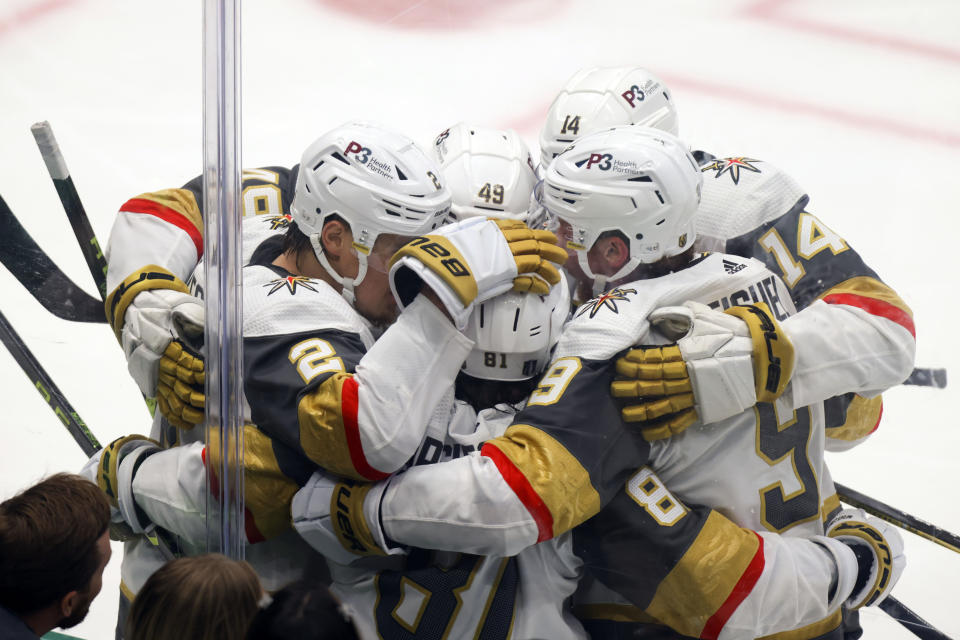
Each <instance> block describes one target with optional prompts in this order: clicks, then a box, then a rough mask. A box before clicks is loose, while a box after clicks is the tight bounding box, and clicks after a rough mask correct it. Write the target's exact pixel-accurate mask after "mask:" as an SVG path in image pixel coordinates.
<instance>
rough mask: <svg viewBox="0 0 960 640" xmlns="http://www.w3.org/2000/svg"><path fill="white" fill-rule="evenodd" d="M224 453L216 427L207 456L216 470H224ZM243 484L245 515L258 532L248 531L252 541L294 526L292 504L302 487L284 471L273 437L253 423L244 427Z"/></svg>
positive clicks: (271, 535)
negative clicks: (222, 467)
mask: <svg viewBox="0 0 960 640" xmlns="http://www.w3.org/2000/svg"><path fill="white" fill-rule="evenodd" d="M220 450H221V448H220V429H218V428H212V429H210V442H209V444H208V446H207V455H208V456H209V457H210V463H211V464H212V465H213V468H214V469H219V468H220V463H221V459H220ZM231 455H233V454H232V453H231ZM230 463H231V464H234V460H230ZM243 483H244V496H243V504H244V507H245V508H246V512H247V513H246V514H245V515H246V516H247V517H252V518H253V523H254V525H255V526H256V529H257V531H256V532H251V531H249V530H248V531H247V537H248V538H253V537H256V534H257V533H259V534H260V535H261V536H262V537H263V539H264V540H269V539H270V538H273V537H275V536H277V535H279V534H281V533H283V532H284V531H286V530H287V529H289V528H290V527H291V525H292V520H291V517H290V504H291V503H292V502H293V496H294V494H295V493H296V492H297V491H298V489H299V487H298V486H297V483H296V482H294V481H293V479H291V478H288V477H287V476H286V475H284V473H283V472H282V471H281V470H280V464H279V462H277V457H276V455H275V454H274V452H273V443H272V442H271V440H270V436H268V435H267V434H265V433H264V432H263V431H260V429H258V428H256V427H255V426H253V425H252V424H247V425H244V427H243ZM250 541H251V542H256V540H253V539H251V540H250Z"/></svg>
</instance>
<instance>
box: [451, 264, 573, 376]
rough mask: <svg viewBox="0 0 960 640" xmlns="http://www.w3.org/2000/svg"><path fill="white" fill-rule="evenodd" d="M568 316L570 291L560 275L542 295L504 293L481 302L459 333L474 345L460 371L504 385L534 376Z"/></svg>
mask: <svg viewBox="0 0 960 640" xmlns="http://www.w3.org/2000/svg"><path fill="white" fill-rule="evenodd" d="M569 315H570V289H569V287H568V286H567V282H566V278H565V276H564V275H563V272H561V280H560V282H558V283H557V284H555V285H553V286H552V287H551V288H550V293H549V294H547V295H545V296H538V295H535V294H532V293H514V292H512V291H508V292H507V293H502V294H500V295H498V296H496V297H495V298H491V299H490V300H487V301H486V302H484V303H482V304H480V305H478V306H477V307H476V308H475V309H474V310H473V312H472V314H471V315H470V319H469V321H468V322H467V326H466V328H465V329H464V331H463V333H464V335H465V336H467V337H468V338H470V339H471V340H473V341H474V343H475V344H474V347H473V350H472V351H471V352H470V354H469V355H468V356H467V359H466V362H464V364H463V368H462V371H463V372H464V373H466V374H467V375H469V376H472V377H474V378H479V379H481V380H497V381H504V382H513V381H519V380H529V379H531V378H535V377H537V376H539V375H540V373H541V372H542V371H543V370H544V368H546V366H547V364H548V363H549V362H550V360H551V359H552V358H551V356H552V353H553V348H554V347H555V346H556V344H557V341H558V340H560V330H561V329H562V328H563V324H564V322H566V321H567V317H568V316H569Z"/></svg>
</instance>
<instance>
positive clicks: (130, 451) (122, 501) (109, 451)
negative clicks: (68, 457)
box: [93, 434, 162, 540]
mask: <svg viewBox="0 0 960 640" xmlns="http://www.w3.org/2000/svg"><path fill="white" fill-rule="evenodd" d="M161 450H162V449H161V448H160V443H159V442H157V441H156V440H152V439H150V438H147V437H146V436H141V435H138V434H133V435H129V436H124V437H122V438H117V439H116V440H114V441H113V442H111V443H110V444H108V445H107V446H106V447H104V448H103V449H102V450H101V451H98V452H97V454H96V455H95V456H94V458H98V462H97V465H96V467H93V469H94V470H95V471H94V473H95V477H96V482H97V486H99V487H100V490H101V491H103V493H104V494H105V495H106V496H107V500H108V501H109V502H110V506H111V507H112V509H111V512H112V513H114V514H119V516H120V518H119V519H117V518H113V520H114V521H115V522H114V526H111V532H110V534H111V537H113V539H115V540H125V539H129V538H130V537H132V536H134V535H140V534H143V533H148V532H150V531H151V530H152V529H153V528H154V525H153V523H151V522H150V520H149V518H147V517H146V515H145V514H144V513H143V511H142V510H141V509H140V507H138V506H137V503H136V500H135V499H134V496H133V477H134V475H135V474H136V472H137V469H139V468H140V465H141V464H142V463H143V461H144V460H146V459H147V457H149V456H151V455H153V454H154V453H157V452H158V451H161ZM114 510H116V511H114Z"/></svg>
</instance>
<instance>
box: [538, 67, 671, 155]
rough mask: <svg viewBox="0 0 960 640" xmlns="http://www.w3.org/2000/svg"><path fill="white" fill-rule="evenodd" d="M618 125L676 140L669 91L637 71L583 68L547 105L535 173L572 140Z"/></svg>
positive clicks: (653, 76)
mask: <svg viewBox="0 0 960 640" xmlns="http://www.w3.org/2000/svg"><path fill="white" fill-rule="evenodd" d="M621 124H638V125H642V126H645V127H654V128H656V129H662V130H664V131H669V132H670V133H672V134H673V135H677V134H678V131H679V127H680V125H679V122H678V119H677V109H676V107H675V106H674V104H673V98H672V97H671V92H670V91H669V90H668V89H667V86H666V85H665V84H664V83H663V81H662V80H660V79H659V78H657V77H656V76H655V75H653V74H652V73H650V72H649V71H647V70H646V69H644V68H642V67H588V68H586V69H581V70H580V71H578V72H576V73H575V74H574V75H573V77H572V78H570V79H569V80H568V81H567V84H566V85H564V87H563V89H561V90H560V93H559V94H558V95H557V97H556V98H555V99H554V101H553V104H551V105H550V111H548V112H547V120H546V122H544V124H543V129H541V130H540V170H541V172H543V171H546V169H547V165H549V164H550V161H551V160H553V158H555V157H556V156H557V155H558V154H559V153H560V152H561V151H563V150H564V149H566V148H567V147H568V146H569V145H570V143H572V142H573V141H574V140H576V139H577V138H579V137H581V136H584V135H587V134H590V133H594V132H595V131H600V130H603V129H608V128H610V127H615V126H617V125H621Z"/></svg>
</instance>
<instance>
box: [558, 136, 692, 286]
mask: <svg viewBox="0 0 960 640" xmlns="http://www.w3.org/2000/svg"><path fill="white" fill-rule="evenodd" d="M702 182H703V178H702V175H701V173H700V169H699V168H698V167H697V164H696V162H695V161H694V159H693V157H692V156H691V155H690V152H689V151H688V150H687V148H686V146H685V145H684V144H683V143H682V142H681V141H680V140H678V139H677V138H675V137H674V136H673V135H671V134H669V133H666V132H664V131H660V130H657V129H652V128H649V127H640V126H632V125H625V126H620V127H614V128H612V129H609V130H607V131H601V132H598V133H594V134H590V135H588V136H585V137H584V138H581V139H580V140H578V141H577V142H576V143H574V144H573V145H572V146H570V147H569V148H567V149H566V150H565V151H564V152H563V153H561V154H560V155H559V156H557V158H555V159H554V160H553V162H552V163H551V164H550V167H549V168H548V170H547V173H546V176H545V178H544V185H543V204H544V206H545V208H546V209H547V210H548V211H549V212H550V213H551V214H553V215H556V216H557V217H559V218H560V219H561V220H563V221H564V222H566V223H567V224H569V225H570V227H571V236H570V238H569V239H568V240H567V242H566V247H565V248H567V249H570V250H573V251H576V252H577V258H578V262H579V263H580V266H581V267H582V269H583V271H584V273H585V274H586V275H587V276H588V277H590V278H591V279H593V281H594V290H595V293H599V291H597V289H599V290H602V289H603V287H604V286H605V285H606V282H607V281H608V280H617V279H620V278H623V277H625V276H627V275H629V274H630V272H632V271H633V270H634V269H636V267H637V266H639V265H640V264H649V263H654V262H658V261H659V260H661V259H663V258H667V257H671V256H676V255H679V254H681V253H683V252H684V251H686V250H687V249H689V248H690V247H692V246H693V243H694V240H695V239H696V232H695V229H694V214H695V213H696V211H697V207H698V206H699V203H700V191H701V185H702ZM607 231H619V232H621V233H622V234H623V235H624V236H625V237H626V239H627V241H628V243H629V249H630V258H629V260H627V262H626V263H625V264H624V265H623V266H622V267H621V268H620V269H619V270H618V271H617V272H616V273H614V274H612V275H609V276H605V275H603V274H595V273H593V271H592V270H591V269H590V266H589V264H588V261H587V253H588V252H589V250H590V248H591V247H593V245H594V243H595V242H596V241H597V240H598V239H599V238H600V236H601V235H602V234H603V233H604V232H607Z"/></svg>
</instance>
